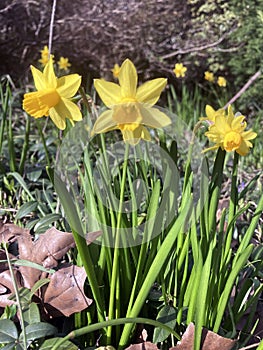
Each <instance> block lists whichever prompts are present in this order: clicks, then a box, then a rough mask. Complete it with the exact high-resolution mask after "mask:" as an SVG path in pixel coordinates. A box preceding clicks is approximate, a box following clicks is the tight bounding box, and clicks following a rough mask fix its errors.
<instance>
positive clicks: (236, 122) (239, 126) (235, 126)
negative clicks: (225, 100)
mask: <svg viewBox="0 0 263 350" xmlns="http://www.w3.org/2000/svg"><path fill="white" fill-rule="evenodd" d="M244 119H245V117H244V116H243V115H240V116H238V117H234V118H233V120H232V122H231V128H232V130H234V131H236V132H241V131H242V130H244V129H245V128H246V126H247V123H246V122H244Z"/></svg>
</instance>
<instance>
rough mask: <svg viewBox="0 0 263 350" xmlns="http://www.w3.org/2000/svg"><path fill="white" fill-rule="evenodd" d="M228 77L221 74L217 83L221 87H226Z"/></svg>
mask: <svg viewBox="0 0 263 350" xmlns="http://www.w3.org/2000/svg"><path fill="white" fill-rule="evenodd" d="M226 83H227V82H226V79H225V78H224V77H221V76H219V77H218V78H217V85H218V86H220V87H226Z"/></svg>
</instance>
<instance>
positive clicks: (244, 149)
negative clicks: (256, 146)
mask: <svg viewBox="0 0 263 350" xmlns="http://www.w3.org/2000/svg"><path fill="white" fill-rule="evenodd" d="M249 146H250V147H252V144H251V143H250V145H249V144H248V141H244V140H242V142H241V145H240V146H239V148H238V149H237V150H236V152H237V153H238V154H240V155H241V156H246V155H247V154H248V152H249Z"/></svg>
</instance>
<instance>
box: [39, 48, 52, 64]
mask: <svg viewBox="0 0 263 350" xmlns="http://www.w3.org/2000/svg"><path fill="white" fill-rule="evenodd" d="M40 53H41V58H40V59H39V60H38V62H40V63H41V65H42V67H45V65H46V64H47V63H48V61H49V49H48V47H47V45H45V46H44V48H43V50H40ZM50 57H51V59H52V63H53V61H54V55H50Z"/></svg>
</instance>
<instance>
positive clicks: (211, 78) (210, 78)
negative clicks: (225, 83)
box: [205, 71, 215, 82]
mask: <svg viewBox="0 0 263 350" xmlns="http://www.w3.org/2000/svg"><path fill="white" fill-rule="evenodd" d="M205 80H207V81H210V82H213V81H214V80H215V77H214V73H213V72H209V71H206V72H205Z"/></svg>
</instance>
